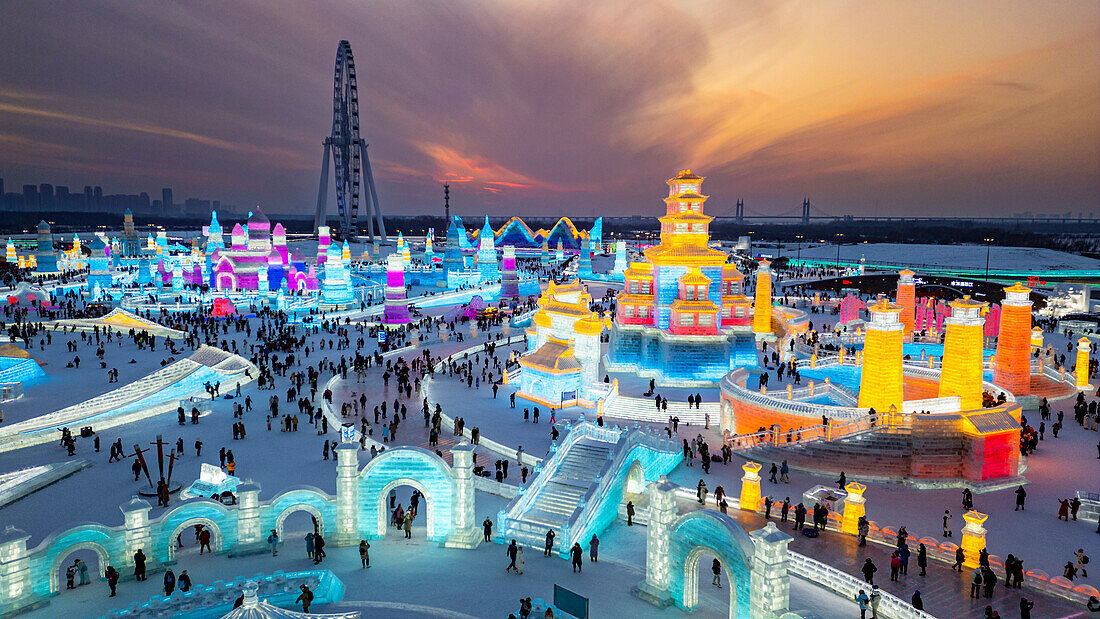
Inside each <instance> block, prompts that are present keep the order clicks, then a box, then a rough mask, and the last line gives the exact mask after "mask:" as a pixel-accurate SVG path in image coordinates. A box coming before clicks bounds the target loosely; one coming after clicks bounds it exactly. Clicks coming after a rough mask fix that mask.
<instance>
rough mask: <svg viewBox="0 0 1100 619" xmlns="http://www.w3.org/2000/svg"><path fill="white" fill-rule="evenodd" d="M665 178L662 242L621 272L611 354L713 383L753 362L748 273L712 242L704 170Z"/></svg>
mask: <svg viewBox="0 0 1100 619" xmlns="http://www.w3.org/2000/svg"><path fill="white" fill-rule="evenodd" d="M667 182H668V186H669V193H668V197H667V198H665V205H666V213H665V216H664V217H661V218H660V222H661V243H660V244H659V245H656V246H654V247H650V248H648V249H646V250H645V252H644V255H645V258H646V260H647V262H632V263H630V267H629V268H628V269H627V270H626V272H625V273H624V279H625V282H624V288H623V293H622V294H620V295H619V296H618V298H617V303H618V306H617V309H616V315H615V324H614V326H613V327H612V330H611V343H610V346H609V347H608V352H607V359H606V360H607V364H608V367H609V368H610V369H612V370H620V371H635V372H637V373H638V374H641V375H644V376H651V377H653V378H656V379H657V380H658V381H659V382H660V383H661V384H664V385H685V386H687V385H693V386H694V385H698V386H704V385H713V384H714V383H716V382H717V381H718V380H719V379H721V378H722V377H723V376H725V375H726V374H727V373H729V371H730V370H731V369H732V368H735V367H739V366H752V365H756V348H755V346H754V340H753V335H752V327H751V324H750V314H751V311H750V307H751V302H750V301H749V299H748V298H747V297H745V296H744V294H742V280H743V279H744V275H742V274H741V272H740V271H738V270H737V268H736V267H734V266H733V265H732V264H726V259H727V256H726V254H725V253H724V252H722V251H719V250H716V249H711V248H710V247H708V242H709V240H710V232H709V226H710V222H711V220H712V219H713V218H712V217H708V216H707V215H704V214H703V203H704V202H706V200H707V196H704V195H702V194H701V193H700V191H701V186H702V182H703V177H701V176H697V175H695V174H694V173H692V171H691V170H683V171H682V172H680V173H679V174H678V175H677V176H675V177H673V178H671V179H669V180H668V181H667Z"/></svg>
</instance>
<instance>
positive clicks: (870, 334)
mask: <svg viewBox="0 0 1100 619" xmlns="http://www.w3.org/2000/svg"><path fill="white" fill-rule="evenodd" d="M867 311H868V313H869V314H870V315H871V321H870V322H868V323H867V335H866V337H865V338H864V344H863V369H862V370H861V372H860V380H859V407H860V408H874V409H875V410H876V411H880V412H884V413H885V412H887V411H889V410H890V407H891V406H892V407H894V408H896V409H897V410H901V401H902V396H903V385H902V377H901V362H902V339H903V338H904V334H905V324H904V323H902V322H901V320H900V318H901V313H902V311H904V308H902V307H901V306H900V305H895V304H893V303H887V302H886V301H880V302H879V303H877V304H875V305H872V306H870V307H868V308H867Z"/></svg>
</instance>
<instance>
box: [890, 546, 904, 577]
mask: <svg viewBox="0 0 1100 619" xmlns="http://www.w3.org/2000/svg"><path fill="white" fill-rule="evenodd" d="M900 571H901V553H900V552H898V551H897V550H895V551H894V552H893V553H891V554H890V582H897V581H898V572H900Z"/></svg>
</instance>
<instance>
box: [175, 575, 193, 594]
mask: <svg viewBox="0 0 1100 619" xmlns="http://www.w3.org/2000/svg"><path fill="white" fill-rule="evenodd" d="M177 584H178V585H179V587H180V591H183V592H184V593H187V592H188V591H190V590H191V577H190V576H188V575H187V570H183V571H182V572H180V577H179V580H178V581H177Z"/></svg>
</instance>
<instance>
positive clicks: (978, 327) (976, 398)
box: [939, 297, 986, 411]
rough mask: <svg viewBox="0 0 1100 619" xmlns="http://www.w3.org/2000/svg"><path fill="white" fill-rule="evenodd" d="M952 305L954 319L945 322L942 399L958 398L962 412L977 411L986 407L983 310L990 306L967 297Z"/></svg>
mask: <svg viewBox="0 0 1100 619" xmlns="http://www.w3.org/2000/svg"><path fill="white" fill-rule="evenodd" d="M950 305H951V316H950V317H948V318H946V319H944V323H946V327H947V328H946V331H947V333H946V335H945V336H944V344H943V365H942V366H941V368H940V392H939V396H940V397H941V398H945V397H951V396H958V397H959V400H960V407H961V408H960V409H959V410H964V411H969V410H975V409H978V408H981V406H982V371H983V367H982V361H983V359H982V326H983V325H984V324H985V319H984V318H982V310H983V309H984V308H985V306H986V304H985V303H981V302H979V301H973V300H971V299H970V297H963V298H962V299H960V300H958V301H952V302H951V303H950Z"/></svg>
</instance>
